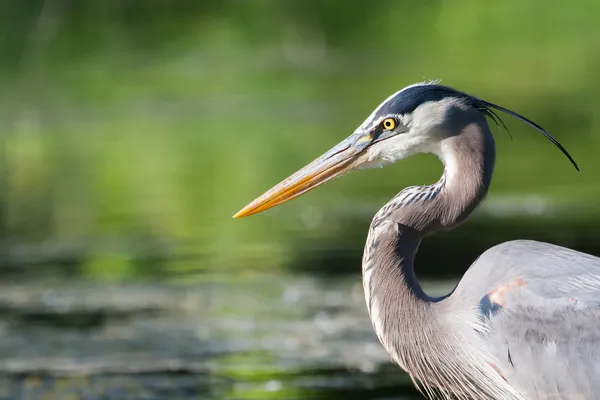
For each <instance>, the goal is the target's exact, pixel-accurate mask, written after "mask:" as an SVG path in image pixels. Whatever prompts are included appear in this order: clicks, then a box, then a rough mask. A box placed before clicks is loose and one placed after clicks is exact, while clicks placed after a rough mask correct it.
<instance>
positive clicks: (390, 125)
mask: <svg viewBox="0 0 600 400" xmlns="http://www.w3.org/2000/svg"><path fill="white" fill-rule="evenodd" d="M395 126H396V121H394V120H393V119H392V118H386V119H385V120H384V121H383V127H384V128H385V129H394V127H395Z"/></svg>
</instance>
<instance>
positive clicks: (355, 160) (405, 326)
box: [234, 82, 600, 400]
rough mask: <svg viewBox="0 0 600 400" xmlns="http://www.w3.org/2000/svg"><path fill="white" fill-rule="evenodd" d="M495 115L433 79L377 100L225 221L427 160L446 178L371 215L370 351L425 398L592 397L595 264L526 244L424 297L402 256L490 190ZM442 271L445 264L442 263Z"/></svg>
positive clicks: (599, 383) (408, 256)
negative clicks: (359, 172)
mask: <svg viewBox="0 0 600 400" xmlns="http://www.w3.org/2000/svg"><path fill="white" fill-rule="evenodd" d="M494 110H496V111H502V112H505V113H508V114H510V115H512V116H514V117H517V118H519V119H520V120H522V121H524V122H526V123H528V124H529V125H531V126H533V127H535V128H536V129H537V130H539V131H540V132H541V133H543V134H544V135H545V136H546V137H547V138H548V139H550V140H551V141H552V142H553V143H554V144H555V145H556V146H557V147H558V148H559V149H560V150H561V151H562V152H563V153H564V154H565V155H566V156H567V157H568V158H569V160H571V162H572V163H573V164H574V165H575V167H576V168H577V164H576V163H575V161H573V159H572V158H571V156H570V155H569V154H568V153H567V151H566V150H565V149H564V148H563V147H562V146H561V145H560V144H559V143H558V142H557V141H556V140H555V139H554V138H553V137H552V136H550V134H548V133H547V132H546V131H545V130H544V129H543V128H542V127H540V126H539V125H537V124H536V123H534V122H532V121H531V120H529V119H527V118H525V117H523V116H522V115H519V114H517V113H515V112H513V111H510V110H508V109H506V108H504V107H500V106H498V105H496V104H492V103H490V102H487V101H484V100H481V99H479V98H477V97H474V96H471V95H468V94H466V93H462V92H460V91H457V90H455V89H452V88H450V87H446V86H442V85H439V84H437V83H433V82H432V83H419V84H415V85H411V86H408V87H406V88H404V89H402V90H400V91H399V92H397V93H395V94H393V95H392V96H390V97H389V98H387V99H386V100H385V101H384V102H383V103H381V105H379V107H377V108H376V109H375V111H374V112H373V113H372V114H371V115H370V116H369V117H368V118H367V119H366V120H365V121H364V123H363V124H362V125H361V126H360V127H359V128H358V129H357V130H356V131H355V132H354V133H353V134H352V135H350V136H349V137H348V138H347V139H345V140H344V141H342V142H341V143H340V144H338V145H337V146H335V147H333V148H332V149H331V150H329V151H328V152H327V153H325V154H324V155H322V156H321V157H319V158H318V159H316V160H315V161H313V162H312V163H310V164H308V165H307V166H305V167H304V168H302V169H301V170H299V171H298V172H296V173H295V174H293V175H291V176H290V177H289V178H287V179H285V180H284V181H282V182H281V183H279V184H278V185H276V186H275V187H273V188H272V189H270V190H269V191H267V192H266V193H265V194H263V195H262V196H260V197H258V198H257V199H256V200H254V201H253V202H252V203H250V204H248V205H247V206H246V207H244V208H243V209H242V210H241V211H240V212H238V213H237V214H236V215H235V216H234V217H243V216H247V215H251V214H255V213H258V212H261V211H264V210H266V209H268V208H271V207H274V206H276V205H279V204H281V203H284V202H286V201H288V200H290V199H293V198H295V197H297V196H300V195H301V194H303V193H306V192H307V191H309V190H310V189H312V188H315V187H317V186H318V185H320V184H322V183H324V182H327V181H329V180H331V179H333V178H335V177H337V176H340V175H342V174H343V173H345V172H348V171H350V170H353V169H359V168H366V167H381V166H384V165H387V164H391V163H393V162H396V161H398V160H401V159H403V158H405V157H407V156H409V155H412V154H416V153H433V154H435V155H437V156H438V157H439V158H440V160H441V161H442V162H443V164H444V174H443V175H442V177H441V179H440V180H439V181H438V182H437V183H434V184H432V185H428V186H420V187H409V188H406V189H404V190H402V191H401V192H400V193H399V194H398V195H397V196H396V197H394V198H393V199H392V200H391V201H390V202H388V203H387V204H386V205H385V206H383V208H381V209H380V210H379V211H378V212H377V214H376V215H375V217H374V218H373V221H372V223H371V226H370V228H369V233H368V237H367V241H366V246H365V249H364V257H363V266H362V272H363V286H364V293H365V298H366V303H367V309H368V312H369V315H370V318H371V320H372V323H373V329H374V331H375V333H376V335H377V337H378V338H379V341H380V342H381V343H382V345H383V346H384V347H385V349H386V351H387V352H388V353H389V354H390V356H391V358H392V360H393V361H394V362H396V363H397V364H398V365H399V366H400V367H401V368H403V369H404V370H405V371H406V372H408V374H409V375H410V376H411V379H412V380H413V382H414V383H415V385H416V386H417V387H419V388H420V389H421V391H422V392H424V394H427V395H429V396H430V397H438V396H439V397H442V398H460V399H467V398H468V399H476V400H480V399H490V398H491V399H502V400H512V399H595V398H596V397H598V398H600V346H599V345H600V308H599V305H600V258H597V257H594V256H591V255H589V254H585V253H580V252H577V251H574V250H571V249H568V248H565V247H560V246H557V245H553V244H548V243H543V242H537V241H532V240H515V241H510V242H505V243H502V244H499V245H497V246H494V247H492V248H490V249H489V250H487V251H486V252H484V253H483V254H482V255H481V256H480V257H479V258H478V259H477V260H476V261H475V262H474V263H473V264H472V265H471V267H470V268H469V269H468V270H467V272H466V273H465V275H464V276H463V278H462V279H461V281H460V282H459V284H458V285H457V286H456V287H455V288H454V290H453V291H452V292H451V293H450V294H448V295H446V296H443V297H440V298H433V297H430V296H428V295H427V294H426V293H425V292H424V291H423V289H422V288H421V286H420V285H419V282H418V281H417V279H416V276H415V273H414V269H413V260H414V258H415V255H416V253H417V248H418V246H419V243H420V242H421V240H422V239H423V238H424V237H425V236H426V235H430V234H432V233H435V232H436V231H439V230H442V229H450V228H453V227H456V226H457V225H458V224H460V223H461V222H463V221H464V220H465V219H466V218H467V216H468V215H469V214H470V213H471V212H472V211H473V210H474V209H475V208H476V207H477V206H478V205H479V204H480V203H481V202H482V200H483V199H484V197H485V196H486V194H487V192H488V188H489V185H490V181H491V178H492V172H493V168H494V161H495V144H494V139H493V136H492V133H491V131H490V128H489V126H488V124H487V120H486V116H487V117H489V118H490V119H491V120H493V121H494V122H496V124H498V123H499V122H500V123H502V121H501V120H500V118H499V117H498V115H497V113H496V112H495V111H494ZM440 262H443V261H440Z"/></svg>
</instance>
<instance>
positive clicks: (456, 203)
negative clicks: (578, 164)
mask: <svg viewBox="0 0 600 400" xmlns="http://www.w3.org/2000/svg"><path fill="white" fill-rule="evenodd" d="M473 111H475V110H473ZM479 121H480V122H478V123H474V124H471V125H468V126H465V127H463V128H462V129H461V130H460V131H459V133H458V134H456V135H454V136H450V137H448V138H446V139H444V140H443V141H442V142H441V143H440V146H439V149H438V151H437V155H438V156H439V158H440V159H441V160H442V162H443V163H444V174H443V176H442V178H441V179H440V180H439V181H438V182H437V183H435V184H433V185H430V186H422V187H411V188H407V189H405V190H403V191H402V192H400V193H399V194H398V195H397V196H396V197H395V198H394V199H392V200H391V201H390V202H389V203H388V204H386V205H385V206H384V207H383V208H382V209H381V210H380V211H379V212H378V213H377V215H376V216H375V217H374V219H373V222H372V224H371V227H370V229H369V235H368V238H367V243H366V246H365V251H364V256H363V285H364V290H365V297H366V301H367V308H368V311H369V314H370V316H371V320H372V322H373V328H374V330H375V332H376V334H377V336H378V338H379V340H380V341H381V343H382V344H383V346H384V347H385V348H386V350H387V351H388V352H389V353H390V355H391V356H392V359H393V360H394V361H395V362H396V363H398V364H399V365H400V366H401V367H402V368H403V369H404V370H406V371H407V372H408V373H409V374H410V375H411V377H413V379H414V378H418V379H419V380H420V381H421V383H423V384H424V387H425V389H426V390H427V389H428V388H431V387H437V388H438V389H440V388H446V389H448V390H450V391H455V392H461V391H462V392H463V393H464V390H465V388H464V387H459V386H460V382H461V379H458V375H457V374H460V373H461V372H459V371H461V370H462V369H463V367H462V366H461V365H460V363H462V362H464V363H466V365H470V366H471V367H472V369H473V370H472V374H473V376H471V377H470V379H473V380H474V382H481V383H482V385H481V386H479V385H477V386H478V387H477V388H471V392H469V394H472V395H479V396H475V397H476V398H477V397H479V398H485V397H486V395H490V394H492V393H491V392H487V390H489V389H486V388H485V385H486V384H491V383H492V382H491V381H488V382H486V383H485V384H484V382H483V381H485V379H488V380H489V379H492V380H495V377H494V374H495V372H493V371H492V370H490V369H489V368H491V367H490V366H489V365H488V364H487V363H486V362H485V361H484V360H482V357H480V358H477V356H476V355H473V354H471V353H469V351H468V348H469V343H471V346H472V345H473V340H475V339H473V337H472V333H471V332H474V329H473V328H474V327H475V326H474V325H475V324H476V322H475V321H473V320H472V319H471V318H470V316H471V314H469V311H470V309H467V308H465V309H461V308H460V307H457V306H456V305H455V304H453V302H446V301H441V300H443V299H444V298H447V297H448V296H449V295H448V296H444V297H442V298H431V297H429V296H427V295H426V294H425V292H424V291H423V290H422V289H421V286H420V285H419V283H418V281H417V278H416V275H415V273H414V269H413V261H414V258H415V256H416V253H417V249H418V246H419V243H420V241H421V239H422V238H423V237H425V236H426V235H429V234H432V233H435V232H436V231H438V230H440V229H450V228H453V227H455V226H457V225H459V224H460V223H462V222H463V221H464V220H465V219H466V218H467V217H468V216H469V214H470V213H471V212H473V210H475V208H476V207H477V206H478V205H479V204H480V203H481V201H482V200H483V199H484V198H485V195H486V194H487V191H488V188H489V185H490V181H491V176H492V172H493V167H494V161H495V146H494V141H493V137H492V134H491V132H490V131H489V128H488V125H487V123H486V122H485V121H484V120H483V116H482V117H481V119H480V120H479ZM450 308H451V309H452V313H453V316H454V319H453V320H452V321H449V320H448V318H447V315H448V314H447V312H449V311H450ZM462 317H464V318H462ZM458 321H462V325H461V324H460V323H459V322H458ZM471 322H472V323H471ZM461 349H462V350H461ZM450 353H452V354H450ZM457 363H458V364H457ZM486 374H489V376H490V377H491V378H485V376H486ZM494 384H495V385H496V388H497V390H501V386H502V385H500V386H498V385H499V383H498V382H494ZM457 385H458V386H457ZM492 387H493V386H492ZM502 393H503V394H504V395H505V397H502V396H500V398H506V399H513V398H516V397H512V396H511V395H509V394H508V392H502ZM495 394H498V393H495ZM482 395H483V397H482ZM493 398H498V397H493Z"/></svg>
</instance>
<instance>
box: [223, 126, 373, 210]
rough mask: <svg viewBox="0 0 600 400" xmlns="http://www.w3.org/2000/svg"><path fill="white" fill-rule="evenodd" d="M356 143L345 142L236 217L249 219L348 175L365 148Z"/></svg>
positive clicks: (261, 197)
mask: <svg viewBox="0 0 600 400" xmlns="http://www.w3.org/2000/svg"><path fill="white" fill-rule="evenodd" d="M355 143H356V139H352V136H351V137H349V138H348V139H346V140H344V141H343V142H341V143H340V144H338V145H337V146H335V147H333V148H332V149H331V150H329V151H328V152H327V153H325V154H323V155H322V156H321V157H319V158H317V159H316V160H314V161H313V162H311V163H310V164H308V165H307V166H305V167H304V168H302V169H301V170H299V171H297V172H296V173H295V174H293V175H291V176H289V177H288V178H287V179H285V180H284V181H282V182H281V183H279V184H278V185H276V186H274V187H273V188H271V189H270V190H268V191H267V192H265V193H264V194H263V195H262V196H260V197H258V198H257V199H255V200H254V201H253V202H251V203H250V204H248V205H247V206H246V207H244V208H242V209H241V210H240V211H238V213H237V214H235V215H234V216H233V218H241V217H247V216H249V215H252V214H256V213H259V212H262V211H265V210H268V209H269V208H273V207H275V206H278V205H280V204H283V203H285V202H286V201H289V200H292V199H294V198H296V197H298V196H300V195H302V194H304V193H306V192H308V191H309V190H311V189H314V188H316V187H317V186H319V185H322V184H323V183H325V182H327V181H330V180H331V179H333V178H336V177H338V176H340V175H343V174H344V173H346V172H348V171H349V170H351V169H352V168H353V166H354V165H353V164H354V161H355V160H356V159H357V158H358V155H359V154H360V152H361V151H362V150H363V149H364V147H361V146H355Z"/></svg>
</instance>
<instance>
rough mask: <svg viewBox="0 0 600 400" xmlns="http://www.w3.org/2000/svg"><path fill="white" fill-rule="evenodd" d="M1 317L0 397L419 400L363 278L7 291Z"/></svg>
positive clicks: (0, 299)
mask: <svg viewBox="0 0 600 400" xmlns="http://www.w3.org/2000/svg"><path fill="white" fill-rule="evenodd" d="M426 287H428V288H429V290H430V292H431V293H436V294H437V293H441V292H443V291H444V290H448V289H449V288H450V284H442V285H427V286H426ZM0 313H2V317H3V318H2V321H1V322H0V334H1V335H2V340H0V360H1V361H0V381H1V384H0V398H6V399H21V398H27V399H37V398H40V399H41V398H44V399H65V398H75V399H79V398H81V399H165V398H168V399H191V398H193V399H342V398H343V399H365V400H375V399H378V400H383V399H413V398H421V397H420V396H419V395H418V393H416V392H415V390H414V389H413V387H412V385H411V384H410V381H409V380H408V378H407V377H406V375H405V374H404V373H403V372H401V371H400V369H399V368H397V367H396V366H393V365H391V364H390V363H389V362H388V357H387V355H386V353H385V352H384V351H383V349H382V348H381V346H380V345H379V343H378V341H377V339H376V338H375V335H374V334H373V332H372V330H371V325H370V322H369V320H368V317H367V314H366V310H365V307H364V300H363V297H362V286H361V283H360V278H359V277H356V278H351V279H350V278H335V279H329V280H327V281H324V280H319V279H316V278H310V277H303V278H299V277H297V276H257V277H253V278H244V279H240V280H239V281H237V282H234V281H232V280H231V277H230V278H229V279H227V280H222V279H210V280H209V281H205V282H204V283H201V284H195V285H160V286H159V285H155V284H151V285H120V286H106V285H99V284H88V283H68V284H62V283H56V282H55V283H46V284H45V285H15V284H13V285H5V287H3V288H2V290H0Z"/></svg>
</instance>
